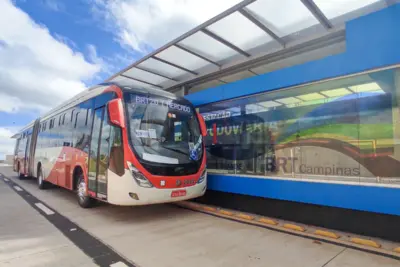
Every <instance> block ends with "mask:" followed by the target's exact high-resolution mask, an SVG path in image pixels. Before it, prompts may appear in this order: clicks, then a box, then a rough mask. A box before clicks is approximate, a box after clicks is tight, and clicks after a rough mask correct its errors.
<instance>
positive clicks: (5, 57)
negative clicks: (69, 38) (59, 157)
mask: <svg viewBox="0 0 400 267" xmlns="http://www.w3.org/2000/svg"><path fill="white" fill-rule="evenodd" d="M0 10H2V16H0V99H1V100H0V111H5V112H19V111H21V110H23V109H34V110H38V111H44V110H48V109H50V108H52V107H54V106H55V105H57V104H58V103H61V102H62V101H64V100H65V99H67V98H69V97H72V96H73V95H75V94H77V93H78V92H80V91H82V90H83V89H84V88H85V87H86V86H85V83H84V82H85V81H90V80H91V79H92V77H93V76H94V75H95V74H96V73H97V72H99V71H100V70H101V66H99V65H98V64H96V63H90V62H87V61H86V60H85V58H84V56H83V55H82V54H81V53H78V52H76V51H74V50H73V49H71V48H70V47H69V46H68V44H67V42H64V41H62V40H60V36H59V35H57V36H58V37H53V36H52V35H51V34H50V32H49V30H48V29H47V28H45V27H44V26H42V25H38V24H37V23H35V22H34V21H33V20H32V19H31V18H30V17H29V16H28V15H27V14H26V13H24V12H23V11H21V10H20V9H18V8H17V7H15V6H14V5H13V4H12V2H11V1H9V0H3V1H0ZM11 21H12V23H10V22H11ZM1 104H3V105H1Z"/></svg>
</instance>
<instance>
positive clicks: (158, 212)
mask: <svg viewBox="0 0 400 267" xmlns="http://www.w3.org/2000/svg"><path fill="white" fill-rule="evenodd" d="M0 172H1V173H3V174H5V175H7V176H8V177H14V178H12V181H15V182H17V183H18V184H19V185H20V186H21V188H23V189H24V190H27V191H29V192H30V193H31V194H32V195H33V196H35V197H37V198H38V199H39V200H40V201H41V202H42V203H44V204H45V205H47V206H48V207H49V208H51V209H52V210H54V211H58V212H59V213H60V214H61V215H63V216H65V217H66V218H68V219H70V220H71V221H72V222H74V223H76V224H77V225H78V226H79V227H81V228H83V229H84V230H86V231H87V232H88V233H90V234H91V235H92V236H94V237H96V238H99V240H101V241H102V242H104V244H106V245H107V246H109V247H111V248H112V249H114V250H115V251H117V252H118V253H119V254H120V255H121V256H122V257H124V258H125V259H127V260H129V261H131V262H133V263H134V264H135V265H137V266H141V267H169V266H171V267H172V266H174V267H180V266H182V267H189V266H190V267H200V266H201V267H204V266H213V267H214V266H217V267H222V266H230V267H231V266H235V267H236V266H238V267H239V266H246V267H253V266H254V267H256V266H263V267H265V266H274V267H297V266H298V267H300V266H302V267H336V266H346V267H358V266H359V267H367V266H368V267H378V266H379V267H389V266H400V262H399V261H396V260H393V259H389V258H385V257H382V256H378V255H374V254H369V253H366V252H361V251H357V250H354V249H349V248H344V247H341V246H337V245H332V244H326V243H320V242H313V240H310V239H305V238H302V237H297V236H293V235H289V234H285V233H280V232H276V231H272V230H268V229H264V228H259V227H255V226H250V225H246V224H241V223H238V222H233V221H229V220H225V219H221V218H216V217H213V216H209V215H206V214H202V213H197V212H192V211H188V210H184V209H181V208H178V207H175V206H173V205H154V206H147V207H116V206H111V205H106V204H102V205H99V206H98V207H96V208H93V209H86V210H85V209H81V208H79V206H78V205H77V203H76V200H75V196H74V195H73V194H72V193H71V192H68V191H66V190H63V189H59V188H52V189H48V190H44V191H40V190H38V189H37V187H36V184H35V181H34V180H23V181H19V180H18V179H16V178H15V176H14V173H12V172H11V170H10V169H9V168H0ZM1 183H3V182H2V181H0V186H1ZM1 188H2V190H3V191H4V192H6V193H1V192H0V203H1V204H0V218H1V219H0V222H1V228H0V229H2V230H1V232H0V234H1V243H0V244H1V245H0V266H2V265H1V264H3V263H5V262H6V261H7V260H8V259H12V260H14V261H15V262H12V261H11V262H10V263H9V265H5V266H18V267H19V266H26V265H21V264H20V263H21V261H20V262H18V259H20V258H21V259H22V258H23V257H31V258H32V259H36V256H35V254H33V253H35V252H30V251H31V250H33V251H36V250H35V249H36V247H37V246H30V245H29V244H31V243H26V244H25V245H23V246H22V245H20V247H21V246H22V247H24V248H25V250H24V249H23V250H20V249H19V248H20V247H18V246H17V245H14V242H16V243H17V244H21V243H22V242H23V241H21V239H26V240H30V239H29V238H30V235H35V237H36V239H34V240H42V241H41V242H43V245H42V246H44V247H47V248H51V250H50V251H54V250H56V249H57V248H59V251H63V250H62V249H60V247H57V244H58V243H59V242H61V243H60V244H63V243H62V242H64V243H65V244H66V247H67V248H69V249H71V250H73V252H71V253H66V255H72V253H76V255H77V256H76V258H77V259H79V258H80V259H82V262H84V263H85V264H89V263H87V262H85V261H87V260H90V258H88V256H86V258H85V254H84V253H83V252H79V250H78V249H77V248H76V247H74V246H73V245H72V244H71V242H69V241H68V239H66V237H63V236H62V234H60V233H57V229H55V228H54V227H52V225H51V224H49V223H47V222H46V219H45V218H44V217H45V216H44V217H43V216H42V215H39V213H38V212H37V211H36V210H34V209H33V208H32V207H31V206H29V205H28V204H26V202H24V200H22V198H21V197H20V196H18V194H17V193H16V192H14V191H13V190H11V189H10V188H7V187H5V186H4V185H2V187H1ZM20 206H21V207H23V212H18V211H17V210H19V207H20ZM7 213H10V215H8V216H5V214H7ZM33 218H34V219H35V220H37V221H38V222H34V221H32V220H33ZM39 220H40V223H39ZM29 221H31V222H32V223H28V222H29ZM6 222H8V225H7V226H4V225H5V224H7V223H6ZM10 222H12V223H10ZM14 222H15V223H14ZM24 222H25V223H24ZM25 226H26V227H25ZM4 227H5V228H4ZM14 227H15V228H14ZM36 228H38V230H37V231H36ZM10 233H11V234H10ZM12 233H14V234H12ZM50 233H51V234H50ZM10 235H15V236H16V238H12V237H10ZM53 235H54V236H56V237H53ZM46 238H47V239H46ZM52 238H53V239H52ZM54 238H59V240H60V241H58V239H57V241H55V240H54ZM14 239H16V240H14ZM7 240H12V241H7ZM37 242H38V241H37ZM83 245H84V244H83ZM80 249H82V247H80ZM83 250H85V248H83ZM36 253H39V252H36ZM49 253H50V252H49ZM53 253H54V252H53ZM57 255H58V254H56V256H54V257H53V259H52V260H53V263H54V261H59V262H58V264H53V265H50V266H74V265H62V264H65V261H66V260H67V259H68V261H69V259H70V258H75V257H68V258H67V257H63V256H61V255H60V257H59V258H58V257H57ZM41 258H42V257H40V256H39V255H38V256H37V259H36V260H40V259H41ZM71 264H73V263H71ZM30 266H43V265H30ZM80 266H82V265H80ZM83 266H85V265H83ZM88 266H90V265H88Z"/></svg>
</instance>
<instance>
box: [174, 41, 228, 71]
mask: <svg viewBox="0 0 400 267" xmlns="http://www.w3.org/2000/svg"><path fill="white" fill-rule="evenodd" d="M175 46H176V47H178V48H179V49H182V50H183V51H186V52H188V53H190V54H192V55H194V56H196V57H198V58H201V59H203V60H205V61H207V62H209V63H211V64H213V65H215V66H217V67H221V65H220V64H218V63H217V62H215V61H213V60H211V59H209V58H206V57H205V56H202V55H200V54H198V53H197V52H194V51H193V50H191V49H189V48H187V47H185V46H183V45H180V44H175Z"/></svg>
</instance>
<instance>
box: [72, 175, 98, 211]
mask: <svg viewBox="0 0 400 267" xmlns="http://www.w3.org/2000/svg"><path fill="white" fill-rule="evenodd" d="M76 193H77V196H78V203H79V206H81V207H82V208H85V209H87V208H91V207H93V205H94V202H95V200H94V199H93V198H91V197H90V196H89V194H88V191H87V186H86V182H85V178H84V177H83V174H82V173H81V174H79V177H78V184H77V190H76Z"/></svg>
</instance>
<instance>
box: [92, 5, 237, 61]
mask: <svg viewBox="0 0 400 267" xmlns="http://www.w3.org/2000/svg"><path fill="white" fill-rule="evenodd" d="M89 1H90V0H89ZM90 2H91V4H92V14H93V15H94V16H95V17H97V18H99V21H100V20H103V21H105V22H106V23H107V25H106V26H105V29H107V30H110V31H113V32H114V33H115V35H116V36H115V37H116V39H117V40H118V41H119V42H120V44H121V45H122V46H123V47H125V48H129V49H133V50H136V51H140V52H142V53H148V52H150V51H151V50H153V49H156V48H158V47H160V46H162V45H164V44H165V43H167V42H169V41H171V40H173V39H174V38H176V37H178V36H180V35H182V34H183V33H185V32H187V31H189V30H191V29H192V28H194V27H195V26H197V25H199V24H201V23H203V22H204V21H206V20H208V19H210V18H212V17H214V16H216V15H217V14H219V13H221V12H222V11H224V10H226V9H228V8H229V7H231V6H233V5H235V4H237V3H239V2H240V0H218V1H216V0H202V1H199V0H91V1H90Z"/></svg>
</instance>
